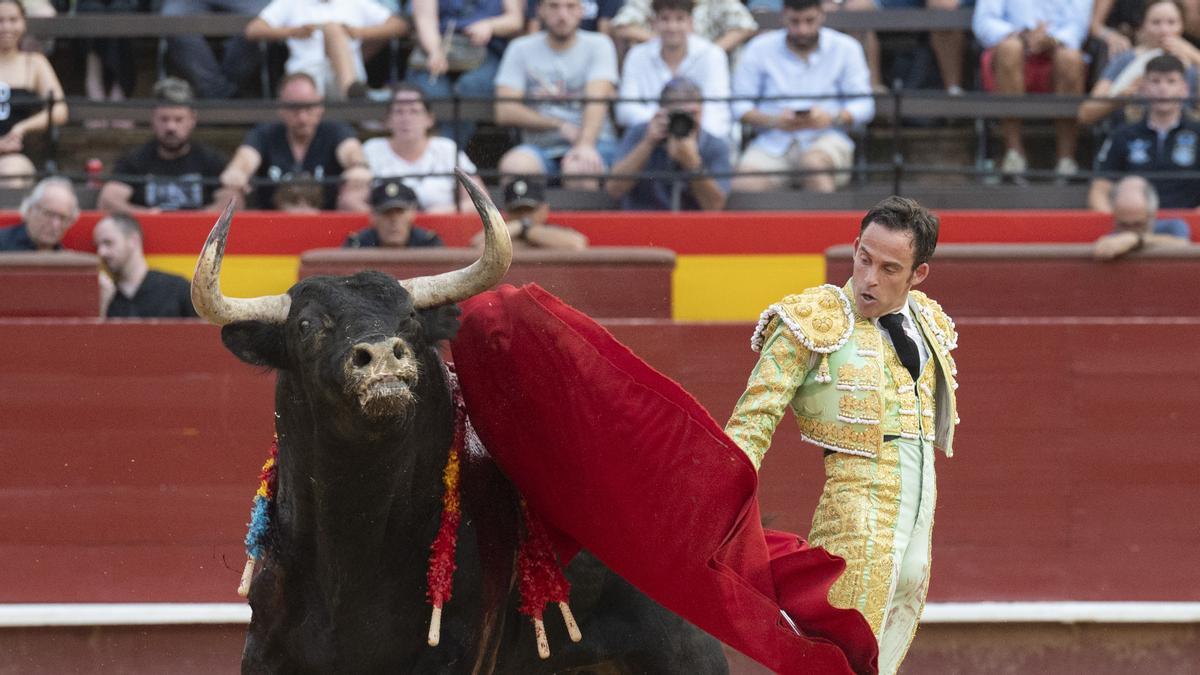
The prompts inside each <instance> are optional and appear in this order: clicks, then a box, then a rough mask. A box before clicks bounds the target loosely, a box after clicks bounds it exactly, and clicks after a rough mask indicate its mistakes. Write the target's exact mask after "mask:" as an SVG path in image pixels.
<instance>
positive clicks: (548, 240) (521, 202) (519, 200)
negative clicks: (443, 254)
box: [471, 176, 588, 251]
mask: <svg viewBox="0 0 1200 675" xmlns="http://www.w3.org/2000/svg"><path fill="white" fill-rule="evenodd" d="M504 210H505V212H506V214H505V215H507V216H508V234H509V237H510V238H511V239H512V244H513V248H514V249H520V248H541V249H556V250H562V251H582V250H583V249H585V248H587V245H588V239H587V237H586V236H584V235H583V233H581V232H577V231H575V230H572V229H571V228H569V227H563V226H561V225H551V224H549V221H550V205H549V204H547V203H546V184H545V183H544V182H543V181H542V179H540V178H536V177H524V176H519V177H517V178H516V180H513V181H512V182H510V183H509V184H508V185H507V186H505V188H504ZM483 234H484V233H483V231H480V232H479V233H478V234H476V235H475V236H474V237H472V238H471V245H472V246H483Z"/></svg>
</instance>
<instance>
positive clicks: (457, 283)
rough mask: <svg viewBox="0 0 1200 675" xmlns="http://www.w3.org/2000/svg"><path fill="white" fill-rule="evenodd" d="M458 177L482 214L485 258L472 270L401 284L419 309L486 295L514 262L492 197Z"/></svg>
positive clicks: (463, 176)
mask: <svg viewBox="0 0 1200 675" xmlns="http://www.w3.org/2000/svg"><path fill="white" fill-rule="evenodd" d="M454 173H455V175H456V176H457V177H458V182H460V183H462V184H463V187H464V188H466V190H467V193H468V194H470V195H471V201H473V202H475V210H477V211H479V218H480V219H481V220H482V221H483V232H484V235H483V237H484V240H483V255H481V256H480V257H479V260H476V261H475V262H473V263H471V264H470V265H469V266H467V267H464V268H462V269H457V270H454V271H453V272H443V273H442V274H435V275H433V276H428V277H416V278H414V279H405V280H404V281H401V282H400V284H401V285H402V286H404V288H405V289H407V290H408V293H409V295H411V296H412V301H413V306H414V307H415V308H417V309H424V308H426V307H437V306H439V305H448V304H450V303H453V302H460V301H462V300H466V299H467V298H469V297H471V296H472V295H475V294H476V293H482V292H483V291H486V290H487V289H489V288H491V287H492V286H495V285H496V282H498V281H500V280H501V279H503V278H504V274H505V273H506V272H508V265H509V263H511V262H512V240H511V239H510V238H509V236H508V226H507V225H505V224H504V219H503V218H501V217H500V212H499V211H497V210H496V205H495V204H493V203H492V199H491V197H488V196H487V193H486V192H484V191H483V190H481V189H479V186H478V185H475V183H474V182H473V181H472V180H471V177H470V176H468V175H467V174H466V173H465V172H464V171H463V170H462V169H455V170H454Z"/></svg>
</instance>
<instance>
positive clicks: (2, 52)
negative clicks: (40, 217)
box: [0, 0, 67, 187]
mask: <svg viewBox="0 0 1200 675" xmlns="http://www.w3.org/2000/svg"><path fill="white" fill-rule="evenodd" d="M24 36H25V8H24V6H23V5H22V4H21V3H20V2H19V0H0V85H3V86H0V178H4V177H22V178H21V180H19V181H17V182H16V183H14V184H13V185H12V187H26V186H27V185H29V184H31V183H32V182H33V177H34V175H35V174H36V173H37V171H36V170H35V169H34V166H33V162H31V161H29V158H28V157H26V156H25V155H24V154H23V151H24V149H25V136H26V135H28V134H29V133H30V132H33V131H44V130H45V129H46V128H47V127H49V126H50V123H51V122H53V123H54V124H59V125H61V124H65V123H66V121H67V104H66V103H61V102H60V103H56V104H54V105H53V107H52V110H51V111H50V112H48V111H47V109H46V108H47V106H46V101H45V99H54V100H56V101H62V98H63V90H62V85H61V84H59V82H58V76H57V75H55V74H54V68H53V67H52V66H51V65H50V61H48V60H47V59H46V57H45V56H44V55H42V54H39V53H31V52H23V51H21V39H22V38H23V37H24Z"/></svg>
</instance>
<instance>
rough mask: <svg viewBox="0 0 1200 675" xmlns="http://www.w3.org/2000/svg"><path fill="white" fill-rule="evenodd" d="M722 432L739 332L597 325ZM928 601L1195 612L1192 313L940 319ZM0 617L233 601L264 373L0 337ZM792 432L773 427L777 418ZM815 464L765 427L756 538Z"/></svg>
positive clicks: (747, 365)
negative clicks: (1158, 605)
mask: <svg viewBox="0 0 1200 675" xmlns="http://www.w3.org/2000/svg"><path fill="white" fill-rule="evenodd" d="M605 326H606V327H607V328H609V329H610V330H611V331H612V332H613V333H614V334H615V335H616V337H617V338H618V339H620V340H621V341H622V342H624V343H625V344H627V345H628V346H629V347H630V348H631V349H633V351H634V352H635V353H637V354H638V355H640V356H641V357H643V358H644V359H646V360H647V361H648V362H649V363H650V364H652V365H654V366H655V367H657V368H659V369H660V370H662V371H663V372H664V373H666V374H667V375H669V376H671V377H673V378H675V379H676V380H677V381H679V382H681V383H682V384H683V386H684V387H685V388H686V389H687V390H688V391H689V392H691V393H692V394H693V395H695V396H696V397H697V399H698V400H699V401H700V402H701V404H703V405H704V406H705V407H706V408H707V409H708V410H709V411H711V412H712V414H713V415H714V416H715V417H716V418H717V420H718V421H719V422H722V423H723V422H724V420H725V418H726V417H727V416H728V414H729V411H730V410H731V409H732V407H733V404H734V402H735V401H736V399H737V397H738V396H739V395H740V393H741V391H742V388H743V386H744V384H745V381H746V377H747V375H748V373H749V372H750V369H751V368H752V366H753V365H754V361H755V354H754V353H753V352H751V351H750V349H749V336H750V333H751V329H752V326H753V324H752V323H733V324H712V323H683V322H668V321H658V320H638V321H632V320H624V321H608V322H605ZM958 326H959V333H960V341H959V343H960V345H961V347H960V348H959V350H958V351H957V352H956V357H957V360H958V365H959V372H960V382H961V384H962V387H961V388H960V389H959V391H958V394H959V403H960V411H961V416H962V425H961V426H960V427H959V430H958V436H957V438H956V451H957V452H956V454H955V457H954V458H952V459H949V460H945V459H944V458H939V459H938V473H939V484H938V487H939V490H938V513H937V526H936V527H935V528H934V572H933V585H932V587H931V589H930V599H931V600H932V601H935V602H946V601H981V600H1009V601H1014V600H1039V599H1041V600H1050V599H1053V600H1110V601H1118V600H1144V601H1152V600H1174V601H1184V600H1187V601H1198V600H1200V585H1197V584H1196V583H1195V578H1196V577H1195V565H1194V562H1195V561H1194V557H1195V555H1194V554H1195V551H1196V550H1198V549H1200V530H1198V529H1197V528H1196V527H1195V526H1194V522H1193V519H1190V518H1187V517H1183V516H1180V515H1179V514H1188V513H1195V512H1197V511H1198V510H1200V491H1198V490H1196V489H1195V488H1196V486H1195V476H1196V475H1197V474H1198V473H1200V455H1197V453H1196V452H1195V447H1196V438H1197V437H1200V416H1198V415H1196V410H1198V409H1200V389H1198V388H1197V387H1195V386H1194V384H1195V382H1196V381H1197V379H1200V355H1198V354H1197V351H1196V349H1195V339H1194V335H1195V334H1196V331H1197V330H1200V318H1194V317H1192V318H1188V317H1182V318H1181V317H1172V318H1160V319H1156V318H1143V319H1139V320H1137V321H1128V320H1116V319H1103V318H1094V319H1040V320H1037V321H1026V320H1015V319H1008V320H997V319H972V318H966V319H961V320H959V322H958ZM0 344H3V345H4V349H3V350H0V419H4V420H5V423H4V424H3V425H0V477H2V478H0V578H4V579H10V580H20V583H9V584H3V585H0V602H10V603H11V602H235V601H236V596H235V595H234V589H235V587H236V586H237V580H238V576H239V573H240V571H241V567H242V557H243V552H242V546H241V540H242V537H243V536H244V534H245V523H246V520H247V514H248V511H249V508H250V501H251V498H252V496H253V493H254V490H255V488H256V486H257V483H258V471H259V467H260V466H261V464H262V461H263V459H264V458H265V457H266V454H267V449H268V446H269V445H270V442H271V433H272V422H273V416H272V412H273V406H274V402H273V377H272V376H271V375H270V374H267V373H264V372H263V371H262V370H261V369H259V368H255V367H252V366H248V365H245V364H242V363H240V362H238V361H236V360H235V359H234V358H233V357H232V356H231V355H229V354H228V353H227V352H226V351H225V350H224V348H223V347H222V346H221V344H220V338H219V335H218V330H217V328H215V327H213V326H208V325H205V324H199V323H195V322H184V321H159V322H146V323H137V322H122V323H119V324H103V323H101V322H98V321H87V320H74V321H70V320H66V321H48V320H36V321H35V320H31V321H14V320H5V321H0ZM789 417H790V416H789ZM822 473H823V472H822V467H821V452H820V450H819V449H817V448H814V447H811V446H808V445H805V444H803V443H801V442H800V440H799V432H798V430H797V428H796V425H795V423H794V421H792V420H791V419H790V418H789V419H784V420H783V423H782V424H781V425H780V427H779V431H778V432H777V433H776V434H775V442H774V446H773V449H772V450H771V452H770V453H768V455H767V457H766V463H765V464H764V466H763V470H762V473H761V478H762V483H761V485H760V494H761V496H762V500H763V513H764V516H765V518H766V520H767V521H768V522H767V524H768V525H769V526H771V527H776V528H781V529H790V530H793V531H797V532H801V533H806V532H807V530H808V526H809V519H810V516H811V513H812V509H813V506H814V504H815V502H816V499H817V496H818V494H819V492H820V486H821V482H822Z"/></svg>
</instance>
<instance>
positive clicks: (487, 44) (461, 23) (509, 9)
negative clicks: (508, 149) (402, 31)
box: [408, 0, 525, 143]
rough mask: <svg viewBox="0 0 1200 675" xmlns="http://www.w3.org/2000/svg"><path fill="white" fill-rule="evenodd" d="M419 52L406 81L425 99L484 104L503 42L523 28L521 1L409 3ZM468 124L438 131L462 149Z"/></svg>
mask: <svg viewBox="0 0 1200 675" xmlns="http://www.w3.org/2000/svg"><path fill="white" fill-rule="evenodd" d="M412 13H413V24H414V26H415V28H416V32H417V45H418V46H419V47H420V49H419V50H416V51H414V53H413V56H414V57H417V56H423V57H424V59H423V60H422V59H416V60H414V59H410V60H409V67H408V70H409V74H408V79H409V81H410V82H412V83H413V84H415V85H417V86H418V87H420V88H421V91H423V92H425V97H426V98H430V99H438V98H450V97H451V96H452V95H453V96H462V97H467V98H471V97H476V98H488V97H491V96H492V95H493V93H494V92H495V84H494V81H495V79H496V70H497V69H498V68H499V67H500V56H501V55H502V54H504V50H505V48H506V47H507V46H508V38H511V37H514V36H516V35H519V34H520V33H521V30H522V29H523V28H524V27H525V12H524V5H523V3H522V0H412ZM474 131H475V125H474V123H472V122H470V121H467V120H459V121H458V126H453V125H450V124H447V125H445V126H444V127H442V130H441V133H442V134H443V135H445V136H450V137H452V138H454V139H455V141H457V142H460V143H466V142H467V139H469V138H470V137H471V135H472V134H473V133H474Z"/></svg>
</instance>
